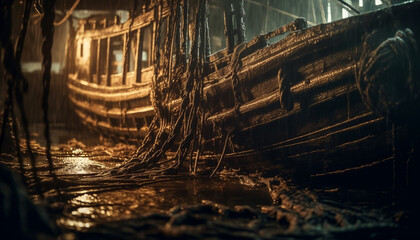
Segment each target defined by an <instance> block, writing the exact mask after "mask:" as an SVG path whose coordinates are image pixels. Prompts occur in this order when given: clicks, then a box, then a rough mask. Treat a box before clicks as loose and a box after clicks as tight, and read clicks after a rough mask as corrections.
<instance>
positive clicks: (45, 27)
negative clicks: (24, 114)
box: [41, 0, 60, 193]
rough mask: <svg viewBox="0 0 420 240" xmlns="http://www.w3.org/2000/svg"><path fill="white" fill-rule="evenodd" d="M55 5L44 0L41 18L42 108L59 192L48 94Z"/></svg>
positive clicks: (48, 155) (47, 153)
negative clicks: (52, 144) (53, 153)
mask: <svg viewBox="0 0 420 240" xmlns="http://www.w3.org/2000/svg"><path fill="white" fill-rule="evenodd" d="M54 5H55V0H50V1H42V7H43V10H44V16H43V18H42V20H41V27H42V37H43V39H44V42H43V43H42V55H43V59H42V86H43V92H42V110H43V111H44V114H43V118H44V124H45V128H44V136H45V139H46V152H45V153H46V156H47V160H48V166H49V172H50V175H51V177H52V178H53V180H54V182H55V185H56V188H57V189H56V190H57V192H58V193H59V192H60V191H59V189H58V180H57V176H56V175H55V173H54V163H53V160H52V156H51V136H50V135H51V134H50V121H49V119H48V96H49V93H50V83H51V63H52V56H51V49H52V45H53V39H54V24H53V23H54V18H55V13H54Z"/></svg>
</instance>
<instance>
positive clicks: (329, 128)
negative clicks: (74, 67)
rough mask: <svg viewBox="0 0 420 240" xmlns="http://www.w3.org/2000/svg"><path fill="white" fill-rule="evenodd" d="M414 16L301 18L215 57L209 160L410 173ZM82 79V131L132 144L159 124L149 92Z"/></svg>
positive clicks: (387, 12)
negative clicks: (94, 130)
mask: <svg viewBox="0 0 420 240" xmlns="http://www.w3.org/2000/svg"><path fill="white" fill-rule="evenodd" d="M418 12H420V3H419V2H414V3H409V4H404V5H398V6H394V7H391V8H386V9H384V10H379V11H376V12H371V13H367V14H361V15H358V16H353V17H350V18H346V19H343V20H339V21H335V22H332V23H327V24H320V25H317V26H314V27H310V28H308V27H307V26H306V22H305V20H304V19H297V20H295V21H294V22H292V23H290V24H288V25H285V26H283V27H280V28H278V29H276V30H275V31H273V32H270V33H267V34H265V35H261V36H258V37H256V38H254V39H253V40H251V41H249V42H247V43H242V44H238V45H237V46H235V47H234V48H232V49H231V51H229V50H228V49H226V50H223V51H221V52H218V53H216V54H213V55H211V56H210V57H209V62H208V65H207V69H208V74H207V75H206V77H205V79H204V80H205V81H204V83H205V84H204V90H203V96H204V99H203V106H204V109H205V113H204V122H205V124H204V125H205V126H206V128H205V129H204V130H203V137H204V139H205V141H204V151H205V152H206V153H207V156H208V157H207V159H211V158H214V159H217V158H218V156H219V155H215V154H214V153H220V152H221V149H223V148H226V145H229V146H230V150H229V151H228V152H227V153H226V154H224V160H223V161H224V163H225V164H226V165H230V166H233V167H235V166H236V167H237V166H241V168H247V169H253V170H259V169H260V170H261V169H262V168H265V169H267V168H268V169H269V168H273V169H276V170H281V171H283V172H285V173H287V174H290V175H293V176H298V175H305V176H313V177H323V176H327V175H334V174H342V173H348V172H353V171H356V172H357V171H360V170H365V169H373V168H377V167H381V166H386V169H387V171H388V170H389V169H391V170H392V169H394V170H395V169H396V168H397V169H404V168H406V167H407V163H406V162H404V161H403V162H402V163H396V158H397V157H396V155H401V158H404V156H405V157H407V156H408V153H409V152H410V151H411V148H412V145H413V144H416V141H415V140H413V139H415V137H413V133H414V132H416V131H417V127H416V126H415V124H413V121H414V120H413V119H417V117H418V113H417V112H416V110H417V111H418V106H419V105H418V103H419V102H418V93H419V80H420V79H419V74H418V71H417V70H416V68H419V67H420V66H419V61H418V54H419V52H418V49H419V47H420V46H419V44H418V39H420V38H419V36H420V27H419V25H418V16H417V14H418ZM125 27H127V26H125ZM139 31H140V30H139ZM276 36H282V38H281V40H279V41H278V42H276V43H274V44H268V41H269V40H270V39H272V38H274V37H276ZM395 42H397V43H395ZM404 44H405V45H404ZM397 45H398V46H399V47H400V49H396V47H395V46H397ZM403 45H404V46H403ZM401 71H403V73H401ZM396 72H398V73H397V74H396ZM124 74H125V73H123V74H122V75H124ZM396 78H397V79H396ZM80 80H81V79H80V78H78V76H77V74H72V75H70V77H69V82H68V86H69V90H70V100H71V101H72V102H73V103H74V106H75V110H76V112H77V114H78V115H79V116H80V117H81V118H82V122H84V123H86V124H87V125H89V126H91V127H93V128H98V129H100V131H101V132H102V133H108V134H111V135H113V136H118V137H120V138H124V139H128V138H131V139H140V138H141V137H142V136H144V133H145V132H146V130H147V124H148V123H150V120H151V117H152V116H153V115H154V111H153V107H152V106H151V101H150V99H149V97H150V83H141V84H137V85H131V86H120V87H115V86H113V87H106V86H100V85H97V84H95V83H87V81H80ZM122 81H123V80H121V82H122ZM149 82H150V81H149ZM396 91H399V92H397V93H395V92H396ZM389 93H391V94H389ZM170 105H171V108H173V109H176V108H177V107H180V101H179V100H175V101H172V102H171V103H170ZM232 132H234V133H235V134H234V136H233V137H232V138H231V139H230V140H231V141H230V142H228V141H227V139H226V138H225V136H227V135H229V134H231V133H232ZM225 139H226V140H225ZM396 151H397V152H396ZM399 153H401V154H399ZM263 163H264V164H263ZM401 171H403V170H401ZM390 174H391V175H392V172H390Z"/></svg>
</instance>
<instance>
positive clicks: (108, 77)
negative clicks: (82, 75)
mask: <svg viewBox="0 0 420 240" xmlns="http://www.w3.org/2000/svg"><path fill="white" fill-rule="evenodd" d="M110 49H111V38H110V37H108V38H107V45H106V68H105V75H106V85H107V86H111V76H110V71H109V70H110V68H111V62H110V57H109V55H110Z"/></svg>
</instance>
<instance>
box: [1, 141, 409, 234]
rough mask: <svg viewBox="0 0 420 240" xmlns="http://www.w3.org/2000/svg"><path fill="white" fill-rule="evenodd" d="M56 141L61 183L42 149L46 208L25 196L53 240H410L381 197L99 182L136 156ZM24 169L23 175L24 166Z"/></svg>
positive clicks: (261, 182)
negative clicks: (43, 215)
mask: <svg viewBox="0 0 420 240" xmlns="http://www.w3.org/2000/svg"><path fill="white" fill-rule="evenodd" d="M35 136H39V134H35ZM60 141H61V143H60ZM60 141H59V140H58V139H56V140H54V142H53V143H54V144H53V148H52V153H53V160H54V164H55V169H54V170H55V173H56V174H57V178H58V182H55V181H53V179H52V178H51V177H50V174H49V172H48V163H47V161H46V157H45V155H44V148H43V147H41V144H42V140H39V141H34V142H33V143H32V146H33V147H34V149H35V153H36V158H37V162H38V164H37V168H38V170H39V173H40V178H41V182H42V186H43V188H42V191H43V192H44V193H45V200H41V198H40V197H39V196H38V195H37V191H36V188H34V187H30V194H31V196H32V198H33V199H34V201H35V202H37V203H39V204H40V205H41V206H44V207H45V208H46V210H47V213H48V215H49V216H50V218H51V219H52V220H53V222H55V224H56V225H57V229H58V230H57V231H56V234H57V235H58V238H59V239H168V238H171V239H302V238H309V239H355V238H361V239H365V238H369V239H405V238H411V237H412V236H411V233H410V232H408V231H407V229H406V228H405V227H404V225H403V224H402V222H403V221H404V217H405V213H404V212H403V211H397V210H395V209H394V208H393V207H392V198H391V195H390V193H389V192H387V191H382V190H381V191H379V190H375V189H371V190H368V191H366V190H360V189H349V188H346V189H342V188H339V187H333V186H328V187H319V186H317V187H308V186H299V187H298V186H296V185H294V184H293V183H292V182H291V181H289V180H285V179H283V178H281V176H276V177H272V178H263V177H262V176H261V175H260V174H258V173H252V174H243V173H239V172H238V171H235V170H226V169H225V170H223V171H222V172H221V174H219V175H218V176H217V177H215V178H211V179H210V178H209V177H208V176H207V175H202V176H200V175H197V176H190V175H181V176H167V177H164V178H160V179H158V180H159V181H153V180H154V179H151V180H150V181H149V180H144V179H143V180H142V181H132V180H130V179H129V178H128V179H117V180H115V179H110V178H109V176H104V175H101V173H103V172H104V171H106V170H109V169H112V168H114V167H116V166H118V165H119V164H121V163H122V162H123V161H124V160H126V159H127V158H129V157H130V155H131V154H132V153H133V152H134V151H135V150H136V148H135V146H133V145H128V144H121V143H120V144H115V143H112V142H102V143H101V144H98V142H96V143H95V141H92V140H91V139H88V138H86V141H85V142H86V143H85V142H83V141H78V140H76V139H61V140H60ZM39 142H41V144H40V143H39ZM62 142H65V143H62ZM2 162H5V163H7V164H8V165H10V166H12V167H14V168H16V169H17V168H18V164H17V160H16V159H15V158H14V157H11V156H7V155H2ZM25 168H26V169H27V170H28V172H29V169H30V163H29V161H28V159H26V161H25ZM27 174H28V175H30V173H27ZM98 174H99V175H98ZM30 186H33V185H31V184H30ZM57 188H58V189H59V190H58V191H59V192H60V194H57V190H56V189H57ZM44 237H45V236H44ZM55 238H56V237H55V236H53V237H51V239H55Z"/></svg>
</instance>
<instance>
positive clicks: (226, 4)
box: [223, 0, 235, 53]
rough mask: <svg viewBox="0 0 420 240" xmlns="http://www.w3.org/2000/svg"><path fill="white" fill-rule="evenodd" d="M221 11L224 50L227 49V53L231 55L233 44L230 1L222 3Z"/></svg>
mask: <svg viewBox="0 0 420 240" xmlns="http://www.w3.org/2000/svg"><path fill="white" fill-rule="evenodd" d="M223 9H224V17H225V36H226V48H227V49H228V52H229V53H231V52H232V51H233V47H234V44H235V39H234V35H233V25H232V2H231V1H230V0H226V1H223Z"/></svg>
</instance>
